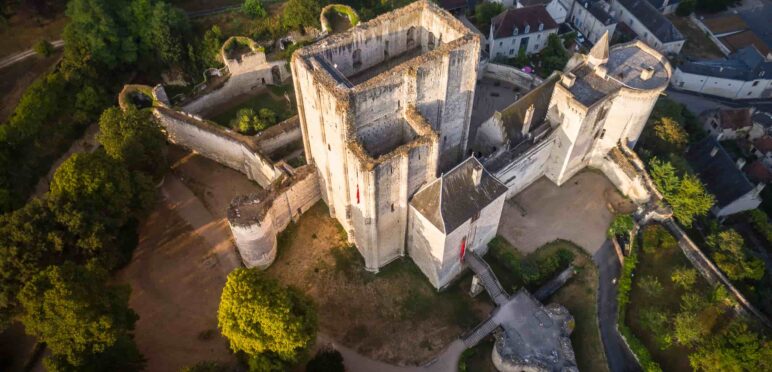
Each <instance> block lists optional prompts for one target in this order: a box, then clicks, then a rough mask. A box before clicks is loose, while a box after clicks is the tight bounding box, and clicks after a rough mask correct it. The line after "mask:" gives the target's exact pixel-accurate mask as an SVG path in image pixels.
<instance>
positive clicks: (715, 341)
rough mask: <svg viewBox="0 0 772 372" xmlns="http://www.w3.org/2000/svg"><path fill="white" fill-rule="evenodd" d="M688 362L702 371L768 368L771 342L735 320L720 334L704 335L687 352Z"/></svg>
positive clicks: (723, 371)
mask: <svg viewBox="0 0 772 372" xmlns="http://www.w3.org/2000/svg"><path fill="white" fill-rule="evenodd" d="M689 362H690V363H691V365H692V368H694V369H695V370H700V371H705V372H726V371H731V372H740V371H770V370H772V344H770V342H769V340H765V339H764V338H763V336H759V335H758V334H756V333H754V332H752V331H751V330H750V329H749V327H748V324H746V323H745V322H743V321H742V320H739V319H735V320H733V321H732V322H731V323H730V324H729V325H728V326H727V327H726V328H724V330H723V331H722V332H721V333H719V334H715V335H712V336H710V337H708V339H707V340H706V341H705V342H703V343H702V344H701V345H700V346H699V347H698V348H697V350H696V351H695V352H694V353H692V354H691V355H689Z"/></svg>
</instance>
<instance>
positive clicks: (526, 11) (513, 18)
mask: <svg viewBox="0 0 772 372" xmlns="http://www.w3.org/2000/svg"><path fill="white" fill-rule="evenodd" d="M557 32H558V24H557V23H556V22H555V20H554V19H552V17H551V16H550V15H549V13H548V12H547V10H546V9H545V8H544V7H543V6H541V5H535V6H529V7H525V8H517V9H507V10H505V11H504V12H503V13H501V14H499V15H497V16H495V17H493V19H492V20H491V30H490V37H489V39H488V40H489V45H490V50H489V53H490V57H491V60H495V59H497V58H512V57H515V56H517V54H518V53H519V52H520V50H521V49H522V50H523V51H524V52H525V54H526V55H528V54H533V53H538V52H540V51H541V50H542V49H544V47H545V46H546V45H547V39H548V38H549V35H550V34H557Z"/></svg>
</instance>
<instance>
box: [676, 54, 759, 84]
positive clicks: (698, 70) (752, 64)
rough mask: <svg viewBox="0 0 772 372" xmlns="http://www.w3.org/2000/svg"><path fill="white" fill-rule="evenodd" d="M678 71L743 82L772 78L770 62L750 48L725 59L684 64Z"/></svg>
mask: <svg viewBox="0 0 772 372" xmlns="http://www.w3.org/2000/svg"><path fill="white" fill-rule="evenodd" d="M678 69H679V70H681V71H683V72H686V73H690V74H696V75H706V76H715V77H720V78H725V79H733V80H743V81H751V80H756V79H761V78H764V79H770V78H771V77H772V62H767V61H765V60H764V56H762V55H761V53H759V51H758V50H756V48H754V47H752V46H749V47H746V48H743V49H741V50H739V51H738V52H737V53H734V54H731V55H730V56H729V57H727V58H726V59H722V60H707V61H694V62H686V63H683V64H681V65H680V66H678Z"/></svg>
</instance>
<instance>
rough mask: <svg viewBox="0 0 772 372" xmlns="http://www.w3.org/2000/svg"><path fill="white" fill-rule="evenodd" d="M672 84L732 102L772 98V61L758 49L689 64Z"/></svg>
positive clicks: (682, 65) (746, 48)
mask: <svg viewBox="0 0 772 372" xmlns="http://www.w3.org/2000/svg"><path fill="white" fill-rule="evenodd" d="M670 83H671V85H672V86H673V87H675V88H678V89H683V90H688V91H692V92H698V93H705V94H710V95H714V96H718V97H724V98H729V99H738V100H742V99H759V98H770V97H772V61H769V60H767V59H766V58H764V56H762V55H761V53H759V51H758V50H756V48H754V47H745V48H743V49H742V50H740V51H739V52H737V53H734V54H732V55H730V56H729V57H727V58H726V59H723V60H706V61H695V62H686V63H683V64H681V65H680V66H678V67H676V69H675V72H674V73H673V80H671V82H670Z"/></svg>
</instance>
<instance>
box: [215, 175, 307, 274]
mask: <svg viewBox="0 0 772 372" xmlns="http://www.w3.org/2000/svg"><path fill="white" fill-rule="evenodd" d="M319 199H321V192H320V190H319V180H318V178H317V174H316V170H315V169H314V168H313V166H311V165H306V166H303V167H301V168H298V169H296V170H295V174H294V175H292V176H290V177H289V178H288V179H286V180H285V181H284V182H283V184H282V185H280V186H278V187H276V188H274V189H272V190H270V191H264V192H262V193H258V194H252V195H245V196H240V197H237V198H235V199H234V200H233V201H232V202H231V206H230V208H229V209H228V223H229V224H230V227H231V232H232V233H233V237H234V239H235V240H236V247H237V248H238V251H239V254H240V255H241V259H242V261H243V262H244V265H246V266H247V267H256V268H259V269H265V268H267V267H268V266H270V265H271V264H272V263H273V260H274V259H275V258H276V249H277V240H276V236H277V235H278V234H279V233H280V232H281V231H282V230H284V229H285V228H286V227H287V225H289V223H290V222H292V221H295V222H296V221H297V219H298V218H299V217H300V215H302V214H303V213H304V212H306V211H307V210H308V209H310V208H311V207H312V206H313V205H314V204H315V203H316V202H317V201H319Z"/></svg>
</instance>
